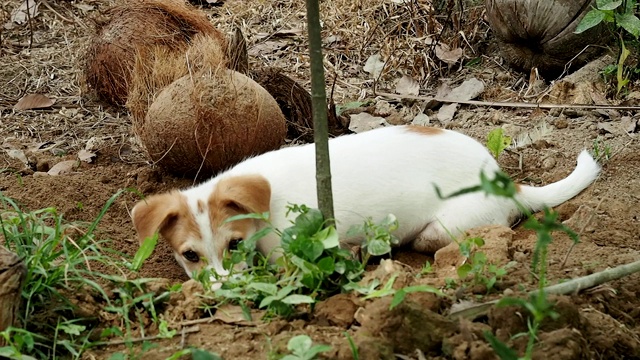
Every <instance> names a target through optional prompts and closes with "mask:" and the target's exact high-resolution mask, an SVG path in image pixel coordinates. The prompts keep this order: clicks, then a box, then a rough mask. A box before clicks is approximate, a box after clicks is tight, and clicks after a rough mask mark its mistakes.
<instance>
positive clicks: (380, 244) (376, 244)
mask: <svg viewBox="0 0 640 360" xmlns="http://www.w3.org/2000/svg"><path fill="white" fill-rule="evenodd" d="M367 252H369V254H371V255H373V256H380V255H384V254H388V253H390V252H391V245H389V243H387V242H386V241H384V240H382V239H371V240H370V241H369V242H368V243H367Z"/></svg>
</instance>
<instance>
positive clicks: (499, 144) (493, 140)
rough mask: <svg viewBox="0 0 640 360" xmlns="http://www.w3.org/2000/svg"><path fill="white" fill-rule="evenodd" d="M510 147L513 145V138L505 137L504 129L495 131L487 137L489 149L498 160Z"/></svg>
mask: <svg viewBox="0 0 640 360" xmlns="http://www.w3.org/2000/svg"><path fill="white" fill-rule="evenodd" d="M509 145H511V137H509V136H504V130H503V129H502V128H496V129H493V130H491V132H490V133H489V134H488V135H487V148H488V149H489V151H491V153H492V154H493V157H495V158H496V159H497V158H498V156H500V154H502V152H503V151H504V150H505V149H506V148H508V147H509Z"/></svg>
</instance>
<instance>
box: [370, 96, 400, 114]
mask: <svg viewBox="0 0 640 360" xmlns="http://www.w3.org/2000/svg"><path fill="white" fill-rule="evenodd" d="M394 113H397V111H396V109H395V107H393V106H392V105H391V104H389V102H388V101H384V100H378V101H377V102H376V108H375V110H374V111H373V115H374V116H381V117H387V116H389V115H391V114H394Z"/></svg>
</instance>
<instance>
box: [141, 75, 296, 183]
mask: <svg viewBox="0 0 640 360" xmlns="http://www.w3.org/2000/svg"><path fill="white" fill-rule="evenodd" d="M134 130H135V132H136V133H137V134H138V136H139V138H140V140H141V142H142V143H143V144H144V146H145V148H146V150H147V152H148V154H149V156H150V157H151V159H152V160H153V161H154V162H155V163H156V164H157V165H158V166H159V167H161V168H163V169H165V170H166V171H169V172H171V173H173V174H176V175H180V176H190V177H193V176H198V177H209V176H211V175H213V174H215V173H217V172H219V171H221V170H224V169H226V168H229V167H230V166H232V165H234V164H236V163H238V162H240V161H242V160H243V159H245V158H246V157H249V156H252V155H257V154H260V153H264V152H267V151H269V150H274V149H277V148H279V147H280V146H281V145H282V144H283V142H284V138H285V135H286V123H285V118H284V116H283V115H282V112H281V111H280V108H279V107H278V104H277V103H276V101H275V100H274V99H273V97H271V95H269V93H268V92H267V91H266V90H265V89H264V88H262V87H261V86H260V85H258V84H257V83H256V82H254V81H253V80H251V79H250V78H248V77H246V76H245V75H243V74H240V73H238V72H235V71H232V70H228V69H225V68H218V69H216V70H209V71H201V72H198V73H194V74H192V75H187V76H184V77H182V78H180V79H178V80H176V81H175V82H173V83H172V84H171V85H169V86H167V87H166V88H165V89H164V90H162V91H161V92H160V93H159V94H158V96H157V97H156V99H155V101H154V102H153V104H151V106H150V107H149V111H148V112H147V116H146V119H145V121H144V123H143V124H141V125H140V126H136V127H135V129H134Z"/></svg>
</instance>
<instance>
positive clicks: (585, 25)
mask: <svg viewBox="0 0 640 360" xmlns="http://www.w3.org/2000/svg"><path fill="white" fill-rule="evenodd" d="M637 5H638V2H637V0H597V1H596V7H595V8H593V9H592V10H591V11H589V12H588V13H587V14H586V15H585V16H584V17H583V18H582V20H581V21H580V23H579V24H578V26H577V27H576V29H575V33H577V34H580V33H582V32H584V31H586V30H588V29H591V28H593V27H595V26H598V25H599V24H601V23H602V22H605V23H608V24H610V25H611V26H612V27H613V28H614V30H615V31H616V32H617V36H618V39H619V43H620V54H619V56H618V63H617V73H616V79H617V94H619V93H620V91H621V90H622V88H624V86H626V85H627V84H628V83H629V78H628V76H627V75H626V74H625V67H624V66H625V62H626V61H627V57H628V56H629V54H630V51H629V50H628V49H627V46H626V44H625V41H624V36H623V33H625V32H626V33H627V34H629V35H631V36H632V37H633V38H634V39H635V40H638V37H639V36H640V19H638V17H637V16H636V14H635V8H636V7H637Z"/></svg>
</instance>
